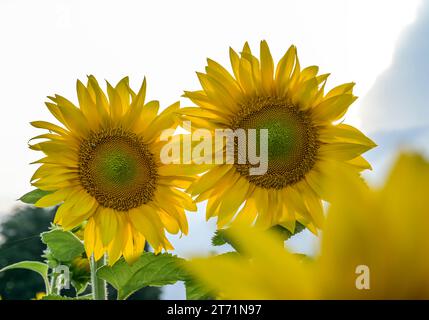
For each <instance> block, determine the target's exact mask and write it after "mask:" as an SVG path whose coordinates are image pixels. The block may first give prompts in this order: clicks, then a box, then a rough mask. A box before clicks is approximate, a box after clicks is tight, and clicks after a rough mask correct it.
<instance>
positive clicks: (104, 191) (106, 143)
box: [79, 129, 158, 211]
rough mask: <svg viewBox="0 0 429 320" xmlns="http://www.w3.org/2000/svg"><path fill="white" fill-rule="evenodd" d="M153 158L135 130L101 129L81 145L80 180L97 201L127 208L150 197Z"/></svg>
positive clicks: (154, 174) (154, 173) (154, 169)
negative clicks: (131, 131)
mask: <svg viewBox="0 0 429 320" xmlns="http://www.w3.org/2000/svg"><path fill="white" fill-rule="evenodd" d="M153 159H154V158H153V155H152V154H151V153H150V152H149V149H148V147H147V146H146V145H145V144H144V143H143V141H142V140H141V138H139V137H138V136H137V135H135V134H134V133H130V132H127V131H124V130H122V129H108V130H102V131H99V132H97V133H93V134H91V135H90V136H89V138H88V139H86V140H85V141H83V142H82V144H81V146H80V150H79V175H80V181H81V183H82V185H83V187H84V188H85V189H86V190H87V191H88V193H89V194H91V195H92V196H93V197H95V199H96V200H97V201H98V203H99V204H100V205H102V206H104V207H108V208H113V209H116V210H118V211H127V210H129V209H132V208H136V207H138V206H140V205H142V204H144V203H147V202H149V201H150V200H151V199H152V197H153V194H154V192H155V188H156V180H157V176H158V175H157V167H156V164H155V162H154V160H153Z"/></svg>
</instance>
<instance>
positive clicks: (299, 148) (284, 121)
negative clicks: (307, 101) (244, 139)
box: [232, 97, 319, 189]
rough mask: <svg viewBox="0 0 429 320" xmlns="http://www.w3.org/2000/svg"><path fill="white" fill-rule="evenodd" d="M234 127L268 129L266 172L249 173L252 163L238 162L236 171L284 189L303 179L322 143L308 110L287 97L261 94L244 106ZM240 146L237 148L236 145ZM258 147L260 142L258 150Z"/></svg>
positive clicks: (264, 185) (313, 162)
mask: <svg viewBox="0 0 429 320" xmlns="http://www.w3.org/2000/svg"><path fill="white" fill-rule="evenodd" d="M232 127H233V128H234V129H237V128H242V129H245V130H246V129H256V132H257V139H256V141H257V143H259V141H260V139H259V133H260V130H261V129H267V130H268V170H267V172H266V173H265V174H264V175H249V168H250V166H251V165H250V164H249V163H247V164H237V163H236V164H235V166H236V169H237V171H238V172H239V173H240V174H241V175H243V176H245V177H246V178H247V179H248V180H249V181H250V182H251V183H253V184H255V185H257V186H259V187H263V188H267V189H271V188H274V189H282V188H284V187H286V186H288V185H292V184H295V183H297V182H298V181H300V180H302V179H303V178H304V177H305V175H306V174H307V173H308V172H309V171H310V170H311V168H312V167H313V166H314V164H315V162H316V156H317V150H318V148H319V142H318V139H317V130H316V128H315V126H314V125H313V123H312V121H311V116H310V114H309V112H308V111H302V110H300V109H299V108H298V107H296V106H294V105H292V104H290V103H289V102H288V101H287V100H284V99H279V98H274V97H259V98H255V99H252V100H249V101H248V102H247V103H245V104H243V105H242V108H241V111H240V112H239V114H238V116H237V117H236V118H235V119H234V120H233V122H232ZM236 149H237V148H236ZM256 150H259V146H258V145H257V149H256Z"/></svg>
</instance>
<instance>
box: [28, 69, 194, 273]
mask: <svg viewBox="0 0 429 320" xmlns="http://www.w3.org/2000/svg"><path fill="white" fill-rule="evenodd" d="M145 94H146V81H143V84H142V86H141V88H140V90H139V92H138V93H135V92H134V91H133V90H132V89H131V88H130V86H129V83H128V78H124V79H122V80H121V81H120V82H119V83H118V84H117V85H116V86H115V87H113V86H112V85H110V84H109V83H107V95H106V94H105V93H104V92H103V90H102V89H101V88H100V86H99V84H98V82H97V80H96V79H95V78H94V77H93V76H89V77H88V83H87V85H86V86H85V85H84V84H83V83H82V82H80V81H77V95H78V100H79V106H78V107H77V106H75V105H74V104H73V103H72V102H70V101H69V100H67V99H66V98H64V97H62V96H59V95H55V96H54V97H49V99H50V100H51V102H47V103H46V105H47V107H48V109H49V111H50V112H51V113H52V114H53V115H54V116H55V118H56V119H57V120H58V121H59V122H60V123H61V124H62V126H59V125H56V124H52V123H49V122H45V121H35V122H32V125H33V126H34V127H36V128H42V129H46V130H49V133H46V134H42V135H40V136H37V137H35V138H33V139H43V140H44V141H42V142H38V143H36V144H33V145H31V146H30V147H31V149H33V150H38V151H42V152H43V153H44V154H45V157H44V158H42V159H40V160H38V161H36V163H38V164H41V166H40V167H39V168H38V169H37V171H36V172H35V173H34V175H33V177H32V179H31V181H32V184H33V185H34V186H36V187H38V188H39V189H42V190H46V191H51V192H52V193H50V194H48V195H46V196H44V197H43V198H41V199H40V200H39V201H37V203H36V204H35V205H36V206H39V207H48V206H52V205H56V204H58V203H61V204H60V206H59V208H58V210H57V213H56V216H55V221H54V222H55V223H57V224H59V225H61V226H63V228H64V229H66V230H70V229H72V228H74V227H76V226H78V225H80V224H81V223H82V222H84V221H87V223H86V225H85V231H84V243H85V249H86V252H87V255H88V257H89V256H91V255H92V254H94V256H95V258H96V259H97V260H98V259H99V258H100V257H101V256H102V255H103V254H104V253H105V252H107V253H108V256H109V263H110V264H113V263H114V262H115V261H117V260H118V259H119V258H120V257H121V256H122V255H123V256H124V257H125V259H126V260H127V261H130V262H131V261H133V260H134V259H136V258H137V257H138V256H139V255H140V253H141V252H142V251H143V249H144V245H145V241H146V240H147V241H148V242H149V244H150V245H151V246H152V247H153V248H154V250H155V252H159V251H160V250H162V249H171V248H172V246H171V244H170V243H169V241H168V240H167V238H166V236H165V229H166V230H167V231H168V232H170V233H178V232H179V231H181V232H183V233H185V234H186V233H187V231H188V225H187V220H186V216H185V213H184V209H187V210H196V206H195V204H194V203H193V201H192V199H191V198H190V197H189V196H188V195H187V194H185V193H184V192H182V191H180V190H179V189H178V188H181V189H183V188H186V187H188V186H189V183H190V182H191V181H192V180H193V179H194V178H193V176H192V175H189V174H185V173H183V172H176V173H172V170H171V168H170V166H168V165H164V164H163V163H162V162H161V161H160V159H159V150H160V148H162V146H163V144H164V142H162V141H160V139H159V135H160V134H161V131H162V130H164V129H174V128H175V127H176V126H177V124H178V121H177V120H178V119H177V117H176V116H175V112H176V111H177V110H178V109H179V103H175V104H173V105H171V106H170V107H168V108H166V109H165V110H164V111H162V112H161V113H159V114H158V109H159V103H158V101H150V102H147V103H145ZM33 139H32V140H33Z"/></svg>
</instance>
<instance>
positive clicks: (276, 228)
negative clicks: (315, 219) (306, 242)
mask: <svg viewBox="0 0 429 320" xmlns="http://www.w3.org/2000/svg"><path fill="white" fill-rule="evenodd" d="M304 229H305V226H304V225H303V224H301V223H299V222H298V221H297V222H296V224H295V230H294V232H293V233H292V232H290V231H289V230H288V229H286V228H285V227H283V226H281V225H276V226H273V227H271V230H273V231H275V232H277V233H279V235H280V236H281V237H282V238H283V240H284V241H286V240H287V239H289V238H291V237H293V236H294V235H296V234H298V233H300V232H301V231H303V230H304Z"/></svg>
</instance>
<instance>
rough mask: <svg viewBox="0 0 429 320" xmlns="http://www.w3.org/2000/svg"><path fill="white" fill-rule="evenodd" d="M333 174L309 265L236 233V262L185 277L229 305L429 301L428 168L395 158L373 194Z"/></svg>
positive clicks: (220, 262) (217, 260) (217, 261)
mask: <svg viewBox="0 0 429 320" xmlns="http://www.w3.org/2000/svg"><path fill="white" fill-rule="evenodd" d="M337 172H338V175H337V179H336V181H330V182H329V190H330V191H331V193H332V197H334V198H335V200H336V201H334V202H333V203H334V204H333V205H332V206H331V207H330V209H329V213H328V218H327V221H326V226H325V230H324V233H323V236H322V237H323V240H322V244H321V254H320V255H319V256H318V257H316V258H315V260H314V261H310V260H309V259H302V257H300V256H298V255H294V254H292V253H290V252H288V251H286V250H284V249H283V248H282V246H281V243H282V242H281V241H277V240H276V239H275V237H274V235H270V234H267V233H262V232H261V231H257V230H256V229H249V228H243V227H238V228H235V229H234V230H232V231H231V232H230V234H229V236H230V238H231V239H232V241H234V242H235V244H236V245H238V247H239V250H240V252H242V253H243V255H241V256H231V255H224V256H218V257H213V258H208V259H195V260H193V261H191V262H190V263H189V269H190V270H191V271H192V272H193V273H194V275H195V276H196V277H197V278H199V279H200V280H202V281H203V282H204V283H206V285H207V286H208V287H210V288H212V289H213V290H214V291H215V292H217V293H218V294H219V297H222V298H230V299H319V298H321V299H427V298H429V259H428V254H429V237H428V230H429V207H428V206H427V202H426V201H425V199H427V195H428V191H429V163H428V162H427V161H425V160H424V159H423V158H422V157H421V156H419V155H414V154H403V155H401V156H400V157H399V159H398V160H397V162H396V164H395V166H394V168H393V170H392V171H391V173H390V175H389V177H388V179H387V181H386V183H385V184H384V186H383V187H382V188H380V189H377V190H372V189H369V188H368V187H367V186H366V185H365V183H364V182H363V181H362V180H360V179H359V178H356V177H355V176H352V175H348V174H347V172H346V171H343V170H341V168H337ZM350 195H353V197H352V199H351V198H350ZM276 244H277V245H276ZM249 258H250V259H249Z"/></svg>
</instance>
